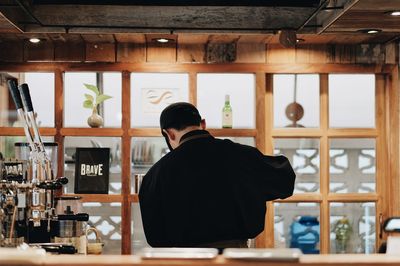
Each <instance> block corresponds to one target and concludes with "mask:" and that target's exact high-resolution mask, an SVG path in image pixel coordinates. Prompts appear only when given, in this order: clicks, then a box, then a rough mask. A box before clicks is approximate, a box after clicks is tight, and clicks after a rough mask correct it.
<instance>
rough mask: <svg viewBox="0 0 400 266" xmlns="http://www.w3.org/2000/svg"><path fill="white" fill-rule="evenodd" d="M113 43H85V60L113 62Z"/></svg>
mask: <svg viewBox="0 0 400 266" xmlns="http://www.w3.org/2000/svg"><path fill="white" fill-rule="evenodd" d="M115 54H116V52H115V44H114V43H86V61H89V62H115Z"/></svg>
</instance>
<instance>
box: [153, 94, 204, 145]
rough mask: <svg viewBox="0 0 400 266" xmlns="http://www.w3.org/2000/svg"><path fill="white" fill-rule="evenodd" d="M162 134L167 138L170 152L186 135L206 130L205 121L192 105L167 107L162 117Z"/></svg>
mask: <svg viewBox="0 0 400 266" xmlns="http://www.w3.org/2000/svg"><path fill="white" fill-rule="evenodd" d="M160 128H161V133H162V134H163V136H164V137H165V140H166V142H167V144H168V147H169V149H170V150H172V149H175V148H176V147H178V146H179V141H180V138H181V137H182V135H184V134H185V133H187V132H189V131H192V130H196V129H204V128H205V121H204V119H203V120H202V119H201V116H200V114H199V111H198V110H197V109H196V107H195V106H194V105H192V104H190V103H185V102H178V103H173V104H171V105H169V106H168V107H166V108H165V109H164V110H163V111H162V113H161V115H160Z"/></svg>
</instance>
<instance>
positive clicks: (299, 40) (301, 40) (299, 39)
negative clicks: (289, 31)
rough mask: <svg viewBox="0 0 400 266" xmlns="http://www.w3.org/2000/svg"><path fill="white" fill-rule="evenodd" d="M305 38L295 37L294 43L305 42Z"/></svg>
mask: <svg viewBox="0 0 400 266" xmlns="http://www.w3.org/2000/svg"><path fill="white" fill-rule="evenodd" d="M305 41H306V40H304V39H302V38H297V39H296V43H301V42H305Z"/></svg>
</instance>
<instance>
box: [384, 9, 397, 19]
mask: <svg viewBox="0 0 400 266" xmlns="http://www.w3.org/2000/svg"><path fill="white" fill-rule="evenodd" d="M385 14H387V15H389V16H393V17H400V10H393V11H388V12H385Z"/></svg>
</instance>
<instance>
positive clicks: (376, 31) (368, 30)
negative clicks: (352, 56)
mask: <svg viewBox="0 0 400 266" xmlns="http://www.w3.org/2000/svg"><path fill="white" fill-rule="evenodd" d="M381 31H382V30H380V29H362V30H359V32H362V33H368V34H377V33H379V32H381Z"/></svg>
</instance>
